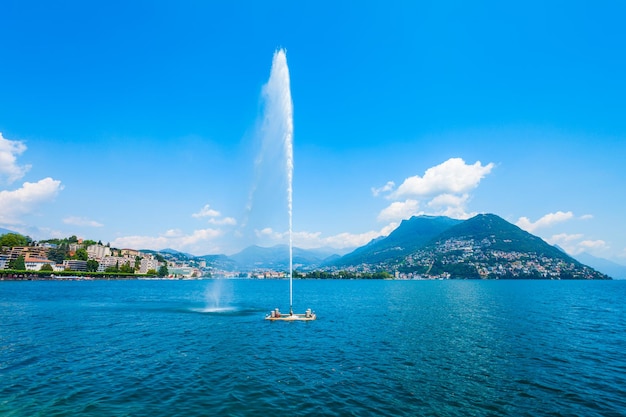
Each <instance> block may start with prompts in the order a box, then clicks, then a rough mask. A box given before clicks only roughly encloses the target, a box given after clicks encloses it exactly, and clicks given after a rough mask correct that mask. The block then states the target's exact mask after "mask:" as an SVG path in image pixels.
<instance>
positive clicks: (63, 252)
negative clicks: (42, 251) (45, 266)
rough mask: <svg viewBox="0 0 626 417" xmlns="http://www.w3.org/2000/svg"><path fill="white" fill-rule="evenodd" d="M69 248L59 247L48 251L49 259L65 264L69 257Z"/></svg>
mask: <svg viewBox="0 0 626 417" xmlns="http://www.w3.org/2000/svg"><path fill="white" fill-rule="evenodd" d="M67 254H68V252H67V248H63V247H58V248H50V249H48V259H50V260H51V261H54V262H55V263H57V264H61V263H63V260H64V259H65V257H66V256H67Z"/></svg>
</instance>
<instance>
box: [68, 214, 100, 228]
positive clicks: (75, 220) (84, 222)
mask: <svg viewBox="0 0 626 417" xmlns="http://www.w3.org/2000/svg"><path fill="white" fill-rule="evenodd" d="M63 223H65V224H73V225H74V226H89V227H102V226H104V225H103V224H102V223H98V222H97V221H95V220H89V219H87V218H85V217H75V216H70V217H66V218H65V219H63Z"/></svg>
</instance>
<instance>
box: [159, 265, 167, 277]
mask: <svg viewBox="0 0 626 417" xmlns="http://www.w3.org/2000/svg"><path fill="white" fill-rule="evenodd" d="M158 275H159V276H160V277H166V276H168V275H169V271H168V270H167V265H161V266H160V267H159V273H158Z"/></svg>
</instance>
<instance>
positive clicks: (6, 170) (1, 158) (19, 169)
mask: <svg viewBox="0 0 626 417" xmlns="http://www.w3.org/2000/svg"><path fill="white" fill-rule="evenodd" d="M25 150H26V145H24V143H23V142H20V141H15V140H8V139H5V138H4V137H3V136H2V133H0V178H2V177H4V179H5V181H6V183H8V184H11V183H13V182H14V181H16V180H19V179H20V178H22V177H23V176H24V175H25V174H26V172H27V171H28V170H29V169H30V165H24V166H19V165H18V164H17V156H18V155H21V154H22V153H23V152H24V151H25Z"/></svg>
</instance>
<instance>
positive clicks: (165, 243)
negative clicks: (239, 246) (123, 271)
mask: <svg viewBox="0 0 626 417" xmlns="http://www.w3.org/2000/svg"><path fill="white" fill-rule="evenodd" d="M222 235H223V232H222V231H221V230H217V229H211V228H208V229H199V230H194V231H193V232H192V233H191V234H185V233H183V232H182V231H181V230H178V229H170V230H167V231H166V232H165V233H163V234H161V235H160V236H138V235H135V236H124V237H118V238H116V239H115V240H114V241H113V242H111V245H112V246H114V247H117V248H140V249H153V250H160V249H165V248H172V249H176V250H181V251H182V250H195V249H198V248H200V247H203V248H204V247H206V243H207V242H209V243H210V242H211V241H213V240H214V239H217V238H218V237H220V236H222Z"/></svg>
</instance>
